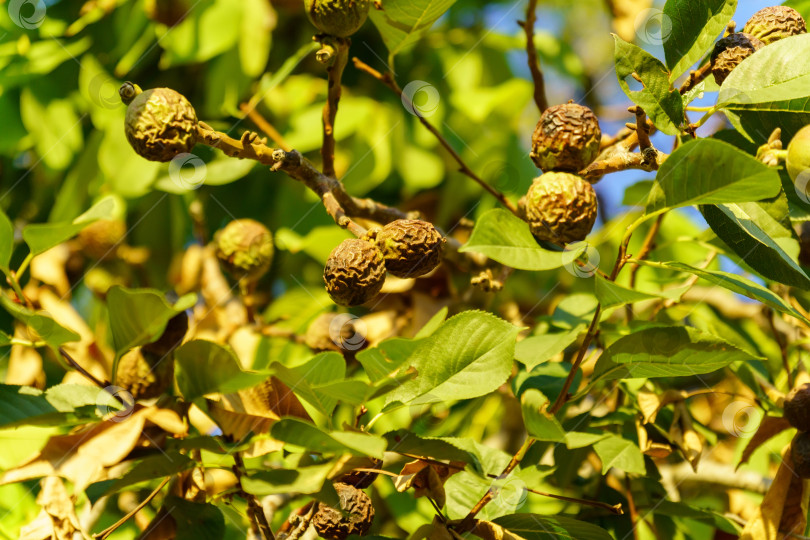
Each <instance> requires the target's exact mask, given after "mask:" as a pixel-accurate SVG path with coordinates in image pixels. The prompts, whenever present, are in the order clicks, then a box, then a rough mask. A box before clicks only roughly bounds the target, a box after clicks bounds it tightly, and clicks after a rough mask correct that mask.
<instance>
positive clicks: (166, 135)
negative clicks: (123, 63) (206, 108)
mask: <svg viewBox="0 0 810 540" xmlns="http://www.w3.org/2000/svg"><path fill="white" fill-rule="evenodd" d="M125 84H126V83H125ZM124 127H125V132H126V135H127V140H128V141H129V144H130V145H131V146H132V148H133V149H134V150H135V152H137V153H138V155H140V156H141V157H144V158H146V159H148V160H150V161H161V162H166V161H171V160H172V159H173V158H174V157H176V156H177V155H179V154H183V153H186V152H190V151H191V149H192V148H194V144H195V143H196V142H197V114H196V113H195V112H194V107H192V106H191V103H189V102H188V100H187V99H186V98H185V97H184V96H183V95H182V94H180V93H179V92H175V91H174V90H172V89H171V88H154V89H152V90H146V91H145V92H141V93H140V94H138V95H136V96H135V98H134V99H133V100H132V102H131V103H130V104H129V105H128V106H127V116H126V121H125V126H124Z"/></svg>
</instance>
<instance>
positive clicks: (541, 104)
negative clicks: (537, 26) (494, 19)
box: [518, 0, 548, 112]
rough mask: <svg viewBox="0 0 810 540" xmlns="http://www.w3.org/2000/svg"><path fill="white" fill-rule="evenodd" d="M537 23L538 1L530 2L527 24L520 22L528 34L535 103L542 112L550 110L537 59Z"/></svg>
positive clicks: (532, 0)
mask: <svg viewBox="0 0 810 540" xmlns="http://www.w3.org/2000/svg"><path fill="white" fill-rule="evenodd" d="M536 21H537V0H529V4H528V6H527V7H526V22H518V24H519V25H520V26H522V27H523V30H524V31H525V32H526V55H527V56H528V61H529V71H530V72H531V74H532V81H534V102H535V104H537V108H538V109H540V112H543V111H545V110H546V109H548V99H547V98H546V83H545V79H544V77H543V72H542V70H541V69H540V59H539V58H538V57H537V48H536V47H535V44H534V23H535V22H536Z"/></svg>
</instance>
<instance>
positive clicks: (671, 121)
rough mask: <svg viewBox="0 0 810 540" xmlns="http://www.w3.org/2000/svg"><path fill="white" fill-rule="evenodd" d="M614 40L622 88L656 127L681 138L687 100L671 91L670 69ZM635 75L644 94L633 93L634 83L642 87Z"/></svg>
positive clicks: (632, 47)
mask: <svg viewBox="0 0 810 540" xmlns="http://www.w3.org/2000/svg"><path fill="white" fill-rule="evenodd" d="M613 38H614V40H615V42H616V45H615V51H614V60H615V62H616V76H617V77H618V79H619V86H621V87H622V90H624V93H625V94H627V97H629V98H630V99H631V100H632V101H633V103H635V104H636V105H639V106H640V107H642V108H643V109H644V112H646V113H647V116H649V117H650V120H652V122H653V123H654V124H655V127H657V128H658V129H660V130H661V131H663V132H664V133H666V134H667V135H677V134H678V133H679V132H680V126H681V124H682V123H683V119H684V111H683V99H682V98H681V94H680V93H679V92H678V91H677V90H673V89H671V88H670V84H669V71H667V68H666V66H664V64H662V63H661V61H660V60H658V59H657V58H655V57H654V56H653V55H651V54H650V53H648V52H647V51H645V50H644V49H642V48H641V47H638V46H636V45H633V44H632V43H627V42H626V41H624V40H623V39H622V38H620V37H619V36H617V35H614V36H613ZM633 73H635V74H636V75H638V77H639V78H640V79H641V84H642V85H643V88H642V89H641V90H631V89H630V84H631V83H630V81H633V83H635V84H638V83H637V82H636V81H635V80H634V79H633V76H632V75H633Z"/></svg>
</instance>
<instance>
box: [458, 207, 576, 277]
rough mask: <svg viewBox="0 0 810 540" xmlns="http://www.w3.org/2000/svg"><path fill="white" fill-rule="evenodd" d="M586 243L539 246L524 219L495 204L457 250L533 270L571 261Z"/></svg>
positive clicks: (561, 264)
mask: <svg viewBox="0 0 810 540" xmlns="http://www.w3.org/2000/svg"><path fill="white" fill-rule="evenodd" d="M586 247H587V246H586V245H585V244H584V243H583V244H581V245H579V246H577V248H576V249H569V250H566V251H549V250H547V249H543V248H541V247H540V246H539V245H538V244H537V240H535V238H534V236H532V233H531V231H529V225H528V224H527V223H526V222H525V221H523V220H521V219H520V218H518V217H516V216H515V215H513V214H512V213H511V212H509V211H507V210H502V209H500V208H496V209H495V210H490V211H489V212H487V213H485V214H484V215H482V216H481V217H480V218H479V219H478V220H477V221H476V223H475V228H474V229H473V232H472V235H470V239H469V240H468V241H467V243H466V244H464V245H463V246H461V248H460V249H459V251H460V252H462V253H468V252H474V253H483V254H484V255H486V256H487V257H489V258H490V259H493V260H495V261H498V262H499V263H501V264H505V265H507V266H510V267H512V268H517V269H519V270H533V271H537V270H553V269H555V268H560V267H563V266H566V265H573V264H575V263H574V261H575V260H576V259H577V257H579V256H580V255H581V254H582V253H583V252H584V251H585V248H586Z"/></svg>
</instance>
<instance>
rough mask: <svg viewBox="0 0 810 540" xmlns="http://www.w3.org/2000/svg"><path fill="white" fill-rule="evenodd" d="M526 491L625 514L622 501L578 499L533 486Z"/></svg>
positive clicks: (612, 512)
mask: <svg viewBox="0 0 810 540" xmlns="http://www.w3.org/2000/svg"><path fill="white" fill-rule="evenodd" d="M526 491H528V492H529V493H534V494H535V495H540V496H542V497H550V498H552V499H557V500H560V501H565V502H570V503H575V504H581V505H583V506H592V507H594V508H602V509H603V510H607V511H608V512H610V513H611V514H614V515H617V516H621V515H623V514H624V510H623V509H622V503H618V504H608V503H604V502H601V501H592V500H589V499H577V498H576V497H566V496H564V495H555V494H554V493H546V492H545V491H538V490H536V489H532V488H526Z"/></svg>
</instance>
